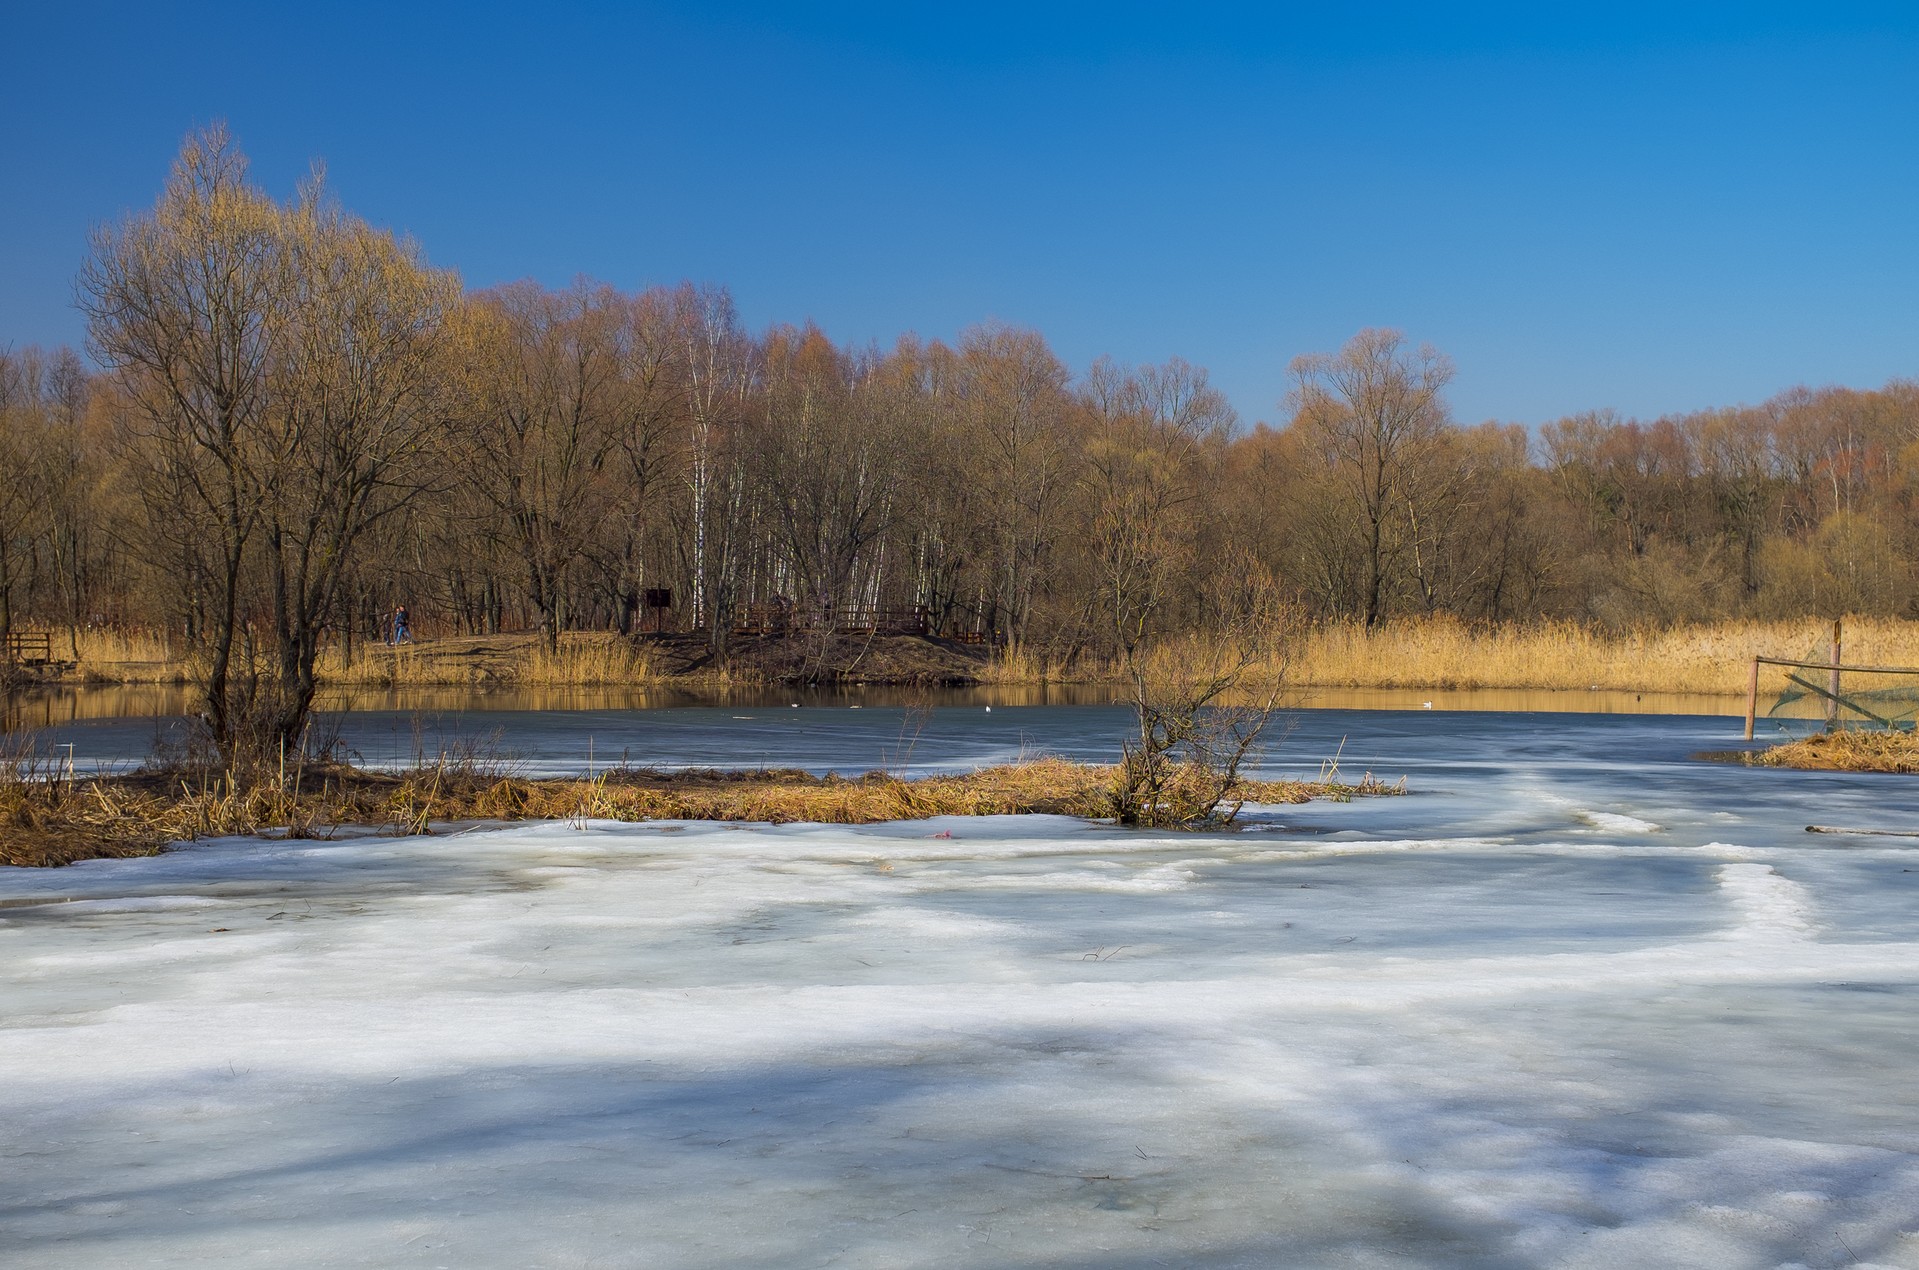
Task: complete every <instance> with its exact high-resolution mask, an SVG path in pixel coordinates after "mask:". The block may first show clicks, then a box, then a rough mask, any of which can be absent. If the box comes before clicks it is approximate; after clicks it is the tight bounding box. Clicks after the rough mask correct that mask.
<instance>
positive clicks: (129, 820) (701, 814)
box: [0, 758, 1401, 865]
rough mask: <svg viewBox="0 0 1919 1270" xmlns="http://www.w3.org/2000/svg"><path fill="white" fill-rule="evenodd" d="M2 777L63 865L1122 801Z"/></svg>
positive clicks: (436, 768) (356, 778)
mask: <svg viewBox="0 0 1919 1270" xmlns="http://www.w3.org/2000/svg"><path fill="white" fill-rule="evenodd" d="M0 776H4V778H3V779H0V863H4V864H13V865H58V864H67V863H71V862H72V861H74V860H81V859H88V858H91V857H96V856H131V855H150V854H153V853H155V852H158V851H160V850H162V849H163V848H164V847H165V845H166V844H167V843H169V842H175V841H181V840H187V839H193V838H201V837H214V836H226V835H244V834H261V833H269V832H270V833H275V834H285V835H288V836H294V837H327V836H330V835H331V834H333V833H334V832H336V831H337V830H338V829H339V828H340V827H342V826H348V825H358V826H366V827H369V828H374V829H379V830H384V831H386V832H391V833H396V834H419V833H428V832H431V830H432V828H433V826H435V825H436V824H443V823H447V822H461V821H518V820H589V819H590V820H621V821H639V820H662V819H663V820H727V821H747V822H755V823H770V824H786V823H793V822H798V821H806V822H811V823H819V824H873V823H877V822H880V821H888V820H916V819H923V818H926V817H930V816H992V815H1019V814H1025V813H1048V814H1053V815H1064V816H1083V817H1088V818H1101V817H1104V816H1107V815H1110V814H1111V807H1112V795H1111V790H1112V786H1113V781H1114V778H1115V772H1114V769H1113V768H1111V767H1103V766H1098V765H1090V764H1083V763H1072V762H1067V761H1065V760H1063V759H1050V758H1048V759H1035V760H1031V761H1028V762H1023V763H1016V764H1011V765H1008V766H1003V767H990V768H985V769H982V770H980V771H976V772H970V773H966V774H962V775H952V776H931V777H925V778H921V779H917V780H906V779H902V778H900V777H897V776H894V775H891V774H888V773H884V772H872V773H868V774H866V775H864V776H854V777H839V776H813V775H809V774H808V773H805V772H800V771H786V770H774V771H741V772H722V771H686V772H662V771H656V770H652V769H616V770H613V771H608V772H603V773H601V774H599V775H598V776H596V777H594V778H593V779H591V780H529V779H525V778H521V777H517V776H513V775H510V774H502V773H501V772H500V771H498V770H489V767H488V765H486V764H484V763H482V764H468V763H450V762H449V763H439V764H436V765H433V766H423V767H420V768H416V769H415V770H412V771H409V772H405V773H399V774H387V773H379V772H364V771H356V770H352V769H347V768H327V769H322V770H317V771H316V770H303V771H301V772H299V773H297V774H295V775H294V776H292V777H291V778H290V779H288V778H286V777H282V776H277V775H269V776H268V777H267V778H264V779H260V780H255V781H252V782H243V781H238V780H235V779H233V778H231V777H228V776H224V775H205V776H201V777H199V778H197V779H196V778H194V777H191V776H181V775H179V774H177V773H171V774H166V773H135V774H130V775H126V776H118V777H104V778H98V779H88V780H75V779H72V778H71V777H70V776H68V775H66V774H64V773H62V772H61V771H60V770H59V768H58V767H57V765H54V766H47V765H45V764H41V765H39V766H36V767H34V768H32V769H30V770H22V769H21V768H20V767H19V765H18V764H15V765H14V766H13V767H12V768H11V769H9V770H7V771H6V772H4V773H0ZM1397 792H1401V787H1399V786H1387V785H1385V784H1383V783H1381V782H1379V781H1376V780H1374V779H1373V778H1372V777H1371V776H1370V775H1369V776H1367V777H1365V778H1362V780H1360V781H1359V782H1358V783H1356V784H1349V783H1345V782H1341V781H1339V780H1338V779H1337V778H1336V773H1335V774H1333V775H1332V776H1330V777H1328V778H1326V779H1322V780H1318V781H1252V780H1247V781H1242V782H1241V783H1240V785H1239V786H1238V787H1237V788H1236V789H1235V791H1234V797H1235V798H1237V799H1243V800H1245V801H1248V802H1261V803H1299V802H1305V801H1307V800H1309V799H1312V798H1316V797H1325V798H1334V799H1341V800H1344V799H1350V798H1352V797H1355V796H1359V795H1367V794H1387V793H1397Z"/></svg>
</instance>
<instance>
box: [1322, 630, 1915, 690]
mask: <svg viewBox="0 0 1919 1270" xmlns="http://www.w3.org/2000/svg"><path fill="white" fill-rule="evenodd" d="M1844 626H1845V659H1846V660H1847V661H1848V662H1850V663H1855V664H1871V665H1901V666H1919V623H1915V622H1909V621H1904V620H1901V619H1898V618H1884V617H1852V618H1847V619H1846V620H1845V624H1844ZM1831 631H1832V624H1831V622H1830V621H1824V620H1819V619H1812V618H1807V619H1799V620H1793V621H1771V622H1760V621H1726V622H1714V623H1710V624H1702V625H1694V626H1678V627H1671V628H1665V629H1656V628H1648V629H1643V630H1636V631H1625V632H1608V631H1602V630H1598V629H1596V628H1593V627H1590V626H1585V625H1582V624H1579V623H1573V622H1548V623H1540V624H1537V625H1527V626H1502V627H1491V628H1487V627H1475V626H1469V625H1467V624H1465V623H1461V622H1456V621H1452V620H1448V619H1432V620H1426V621H1418V622H1397V623H1394V624H1392V625H1389V626H1383V627H1380V628H1377V629H1376V630H1373V631H1371V632H1368V631H1366V630H1365V629H1364V628H1363V627H1361V626H1358V625H1356V624H1355V625H1341V626H1322V627H1317V628H1313V629H1310V630H1308V631H1306V632H1304V633H1303V635H1302V637H1301V639H1300V640H1299V642H1298V646H1297V648H1296V650H1295V652H1294V655H1293V658H1292V671H1291V674H1290V675H1289V680H1290V681H1291V682H1293V683H1296V684H1301V685H1310V686H1320V687H1369V688H1370V687H1378V688H1454V689H1459V688H1559V689H1613V690H1621V691H1631V692H1712V693H1731V694H1743V693H1744V692H1745V690H1746V681H1747V675H1748V673H1749V671H1750V666H1751V661H1752V657H1753V656H1754V655H1755V654H1764V655H1768V656H1775V657H1804V656H1806V655H1807V654H1808V653H1811V654H1814V655H1815V656H1816V657H1818V658H1820V659H1823V658H1824V657H1825V655H1826V648H1827V644H1828V641H1829V639H1830V637H1831Z"/></svg>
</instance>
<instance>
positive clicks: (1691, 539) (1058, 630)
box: [0, 129, 1919, 731]
mask: <svg viewBox="0 0 1919 1270" xmlns="http://www.w3.org/2000/svg"><path fill="white" fill-rule="evenodd" d="M77 292H78V295H79V299H80V303H81V306H82V308H83V309H84V310H85V312H86V314H87V318H88V322H89V333H90V334H89V352H90V354H91V357H92V359H93V363H94V364H95V365H97V366H98V367H100V368H101V369H98V370H96V369H93V368H91V367H90V366H89V364H88V363H87V362H86V361H84V360H83V359H82V358H81V357H80V356H79V355H78V354H76V353H75V352H74V351H72V350H69V349H56V350H52V351H46V350H39V349H34V348H26V349H17V350H13V351H8V352H5V353H0V473H4V479H0V631H6V630H16V629H21V628H24V627H36V628H42V629H53V630H59V629H62V628H67V629H76V628H92V627H100V626H107V627H114V628H122V629H142V630H152V631H167V632H170V633H172V634H173V635H175V636H177V637H179V638H180V639H181V640H183V641H184V642H185V644H187V645H188V646H191V647H193V648H195V649H197V650H199V652H200V653H201V655H202V657H203V658H204V659H205V660H206V662H207V664H208V665H209V666H210V667H211V668H212V674H213V676H214V678H215V683H214V686H213V692H214V693H215V694H216V695H218V696H219V697H220V698H221V699H222V700H224V701H226V702H227V703H228V706H229V708H231V709H232V710H234V711H236V712H255V713H257V712H259V711H261V710H266V711H267V713H269V714H271V713H273V712H274V711H276V710H279V709H280V708H281V705H284V704H285V703H286V702H287V701H289V700H292V699H294V698H298V699H300V703H299V709H298V711H297V712H296V713H302V714H303V713H304V710H305V708H306V705H307V704H310V701H311V691H312V678H313V676H312V666H313V660H314V657H315V655H316V653H317V651H318V650H319V649H320V648H321V647H322V646H323V645H325V644H327V643H328V642H330V641H338V640H340V639H341V638H343V637H346V636H348V635H350V636H351V637H352V638H354V639H364V640H375V639H378V638H380V637H381V636H382V635H383V634H384V633H386V631H387V629H388V626H387V623H388V620H389V615H390V614H391V613H392V612H393V610H394V609H395V608H396V606H399V605H402V604H404V605H405V606H407V608H408V609H409V610H410V612H411V614H412V623H413V629H414V631H415V633H416V634H417V635H422V636H432V635H436V634H449V633H460V632H467V633H475V632H495V631H501V630H537V631H541V632H544V633H546V634H547V635H548V636H549V638H557V636H558V634H559V633H560V632H562V631H569V630H618V631H624V632H633V631H635V630H637V629H639V628H640V627H641V626H642V624H651V623H656V622H662V621H663V623H664V624H665V625H666V627H668V628H669V629H678V630H689V629H699V630H704V631H707V632H709V633H710V639H711V642H712V647H713V652H714V655H715V656H716V657H717V658H719V659H721V660H723V659H724V657H725V655H726V641H727V633H728V631H729V630H730V629H731V628H732V627H733V626H734V625H735V624H736V621H737V618H738V615H739V614H741V613H743V612H746V611H748V610H749V609H754V608H761V609H764V608H766V607H775V608H777V609H778V610H780V611H782V612H788V613H791V614H793V615H795V617H794V620H795V621H796V622H798V623H801V624H804V623H805V622H807V621H809V620H810V621H814V622H822V621H830V620H832V619H831V616H830V615H832V614H835V613H843V612H845V611H848V610H876V609H878V610H923V611H924V612H925V613H926V614H927V615H928V618H929V623H930V625H931V627H932V628H933V629H934V630H936V631H938V632H941V633H949V634H955V635H966V636H970V637H973V638H978V639H984V640H986V641H988V642H991V643H1010V644H1013V645H1017V646H1019V647H1021V648H1023V649H1025V650H1027V651H1028V652H1029V653H1033V652H1037V653H1038V655H1040V656H1043V658H1044V659H1045V660H1046V661H1047V662H1049V663H1051V664H1070V663H1072V662H1073V661H1074V660H1076V659H1087V658H1092V659H1098V658H1111V657H1113V656H1114V655H1116V654H1117V653H1118V652H1120V651H1122V649H1123V648H1124V647H1131V646H1139V645H1144V644H1150V643H1151V642H1153V641H1154V640H1156V639H1162V638H1165V637H1167V636H1172V635H1192V634H1201V635H1203V634H1205V633H1207V632H1208V631H1212V630H1215V629H1221V628H1224V627H1228V626H1232V625H1233V624H1235V623H1242V622H1243V621H1244V620H1245V616H1246V614H1247V613H1248V612H1250V611H1253V610H1255V609H1258V610H1260V611H1272V610H1273V609H1274V608H1275V607H1277V608H1278V609H1283V610H1284V611H1285V612H1287V613H1288V614H1289V615H1291V616H1292V617H1295V618H1298V619H1301V620H1306V621H1319V620H1335V621H1351V622H1355V623H1358V624H1360V625H1363V626H1365V627H1368V628H1370V627H1373V626H1376V625H1378V624H1380V623H1384V622H1390V621H1393V620H1394V619H1397V618H1401V617H1407V616H1413V615H1419V616H1433V615H1450V616H1452V617H1456V618H1458V619H1461V620H1463V621H1466V622H1470V623H1494V624H1508V623H1525V622H1532V621H1538V620H1545V619H1553V620H1571V621H1575V622H1580V623H1590V624H1592V625H1594V626H1596V627H1598V628H1602V629H1607V630H1627V629H1633V628H1641V627H1646V626H1667V625H1672V624H1677V623H1687V622H1696V621H1703V620H1709V619H1716V618H1724V617H1748V618H1779V617H1794V616H1801V615H1809V614H1836V613H1841V612H1851V613H1861V614H1876V615H1909V614H1912V613H1914V612H1915V591H1914V588H1913V578H1912V574H1911V569H1910V567H1909V564H1908V561H1909V560H1910V559H1911V555H1912V551H1911V549H1912V547H1913V545H1914V544H1913V539H1914V535H1915V527H1916V526H1919V507H1916V506H1915V492H1919V384H1916V383H1913V382H1909V381H1904V380H1900V381H1894V382H1892V383H1890V384H1888V385H1886V386H1885V387H1884V388H1882V389H1879V390H1877V391H1859V390H1852V389H1843V388H1823V389H1817V390H1814V389H1805V388H1795V389H1792V390H1790V391H1787V392H1784V393H1781V394H1780V395H1778V396H1776V397H1774V398H1773V399H1771V400H1769V401H1767V402H1764V403H1762V404H1759V405H1756V406H1736V407H1727V408H1723V409H1713V410H1705V411H1699V412H1695V413H1690V414H1683V415H1675V416H1669V417H1662V418H1659V419H1655V420H1651V421H1642V420H1636V419H1626V418H1620V417H1618V416H1616V415H1615V414H1613V413H1612V412H1610V411H1595V412H1591V413H1586V414H1581V415H1576V416H1572V417H1569V418H1565V419H1561V420H1558V421H1555V422H1552V423H1548V424H1545V425H1544V426H1542V427H1540V428H1539V429H1537V431H1536V432H1532V433H1529V431H1528V430H1527V429H1526V428H1525V427H1523V426H1521V425H1518V424H1501V423H1481V424H1476V425H1468V424H1462V423H1461V422H1459V421H1457V420H1455V419H1453V418H1452V417H1451V414H1450V412H1449V409H1448V406H1447V402H1446V397H1445V390H1446V387H1447V384H1448V382H1449V380H1450V378H1451V375H1452V367H1451V365H1450V363H1449V362H1448V361H1447V359H1446V358H1445V357H1444V355H1443V354H1441V353H1439V352H1437V351H1435V350H1432V349H1430V348H1425V347H1418V346H1415V345H1413V344H1411V343H1409V342H1408V341H1407V340H1405V339H1404V338H1403V337H1401V336H1400V335H1399V334H1398V333H1396V332H1391V331H1380V330H1369V331H1363V332H1360V333H1359V334H1357V335H1356V336H1354V337H1353V339H1352V340H1350V341H1349V342H1348V343H1347V344H1346V345H1345V346H1344V347H1343V348H1341V349H1339V350H1337V351H1335V352H1328V353H1323V354H1315V355H1309V356H1303V357H1300V358H1297V359H1295V360H1294V362H1293V363H1292V364H1291V368H1290V372H1291V378H1292V392H1291V394H1290V395H1289V397H1288V399H1287V401H1286V402H1285V403H1283V409H1284V412H1285V421H1284V422H1283V423H1282V424H1280V425H1278V426H1269V425H1266V424H1260V425H1257V426H1254V427H1250V428H1249V427H1246V426H1243V424H1242V422H1241V421H1240V420H1239V419H1238V418H1237V417H1236V416H1235V414H1234V412H1233V410H1232V409H1231V407H1230V406H1229V405H1228V403H1227V402H1226V400H1225V399H1224V397H1223V396H1222V395H1221V394H1220V393H1219V392H1217V391H1216V390H1215V389H1213V388H1212V387H1211V386H1210V384H1209V383H1208V379H1207V375H1206V372H1205V371H1204V370H1203V369H1201V368H1199V367H1197V366H1193V365H1190V364H1188V363H1186V362H1184V361H1181V360H1179V359H1173V360H1171V361H1168V362H1166V363H1164V364H1162V365H1157V366H1137V367H1136V366H1123V365H1119V364H1116V363H1114V362H1112V361H1111V360H1107V359H1102V360H1100V361H1098V362H1096V363H1094V364H1093V365H1092V366H1090V367H1088V368H1086V369H1085V370H1083V371H1080V372H1077V373H1076V372H1075V371H1074V369H1073V368H1070V367H1068V366H1066V365H1065V364H1063V363H1062V362H1061V361H1060V359H1059V358H1058V357H1057V356H1056V355H1055V354H1054V353H1053V352H1052V350H1051V349H1050V348H1049V347H1048V345H1047V343H1046V340H1045V339H1044V337H1043V336H1042V335H1041V334H1040V333H1039V332H1036V331H1032V330H1026V329H1021V328H1017V327H1013V326H1008V325H1003V324H996V323H989V324H984V325H980V326H977V327H974V328H972V329H970V330H968V331H966V332H964V333H963V334H962V335H961V336H960V337H959V338H958V339H957V340H956V341H954V342H953V343H951V344H948V343H945V342H941V341H938V340H922V339H919V338H917V337H915V336H912V335H906V336H903V337H901V338H900V339H899V340H898V341H897V343H895V344H894V346H893V347H891V348H888V349H882V348H877V347H848V346H843V345H839V344H835V343H834V342H833V341H832V340H830V339H829V338H828V337H827V336H825V335H824V334H823V333H822V332H821V331H820V330H818V329H817V328H816V327H813V326H811V325H800V326H792V325H777V326H774V327H771V328H769V329H767V330H765V331H760V332H753V331H749V330H747V329H746V328H745V327H744V326H743V324H742V323H741V321H740V318H739V316H738V314H737V312H736V311H735V309H734V306H733V304H732V302H731V300H730V298H729V296H728V295H727V293H726V292H725V291H724V290H723V289H721V288H718V287H713V286H700V285H694V284H690V283H689V284H681V285H678V286H671V287H654V288H649V289H646V290H642V291H638V292H623V291H620V290H618V289H616V288H614V287H611V286H607V285H604V284H600V283H595V282H590V281H586V280H581V281H579V282H576V283H575V284H573V285H572V286H569V287H566V288H562V289H557V290H556V289H551V288H547V287H543V286H540V285H538V284H536V283H532V282H521V283H515V284H511V285H508V286H504V287H498V288H494V289H491V290H485V291H468V290H466V289H465V288H464V287H463V286H462V285H461V283H460V281H459V279H458V278H457V277H455V276H454V275H453V274H451V273H449V272H447V271H444V270H438V269H435V268H432V267H431V266H429V265H428V264H426V263H425V260H424V257H423V255H422V253H421V252H420V250H419V248H418V247H417V246H416V245H414V244H411V243H408V242H403V241H400V240H397V239H395V238H394V237H393V236H392V235H390V234H387V233H385V232H383V231H379V230H376V229H374V228H373V227H371V226H369V225H367V224H366V223H365V222H363V221H361V220H360V219H358V218H356V217H354V216H352V215H351V214H349V213H347V212H346V211H344V210H343V209H341V208H340V207H339V206H338V205H337V204H336V203H335V202H334V201H333V200H331V199H330V198H329V197H328V196H327V194H326V193H325V191H324V189H323V188H322V186H321V184H320V183H319V181H318V180H315V181H313V182H311V183H310V184H309V185H307V186H306V187H304V188H303V189H302V190H301V191H300V192H299V194H297V195H296V196H295V197H294V198H292V199H291V200H288V201H286V202H279V201H276V200H275V199H273V198H271V197H270V196H268V195H267V194H265V193H264V192H262V191H261V190H260V189H259V188H258V187H257V186H255V185H254V184H253V183H252V182H251V180H250V179H249V177H248V175H247V170H246V164H245V160H244V158H243V157H242V156H241V155H240V154H239V152H238V151H237V150H236V149H235V148H234V147H233V145H232V143H231V141H230V140H229V139H228V138H227V137H226V136H225V134H224V133H223V132H221V131H219V130H217V129H216V130H213V131H210V132H208V133H205V134H201V135H199V136H196V137H194V138H191V139H190V140H189V142H188V143H187V145H186V147H185V148H184V149H183V151H182V154H181V157H180V159H179V161H178V163H177V165H176V168H175V171H174V172H173V174H172V176H171V178H170V180H169V182H168V184H167V187H166V189H165V191H164V192H163V194H162V196H161V198H160V200H159V202H158V204H157V205H156V206H155V208H154V209H153V210H152V211H150V212H147V213H143V214H141V215H138V216H134V217H131V218H128V219H127V220H125V221H123V222H120V223H117V224H113V225H109V226H105V227H103V228H101V229H100V230H99V231H97V233H96V234H95V236H94V240H93V243H92V245H91V253H90V257H89V260H88V263H87V264H86V266H85V268H84V270H83V272H82V275H81V277H80V279H79V280H78V284H77ZM649 591H651V592H656V593H657V592H661V591H670V592H671V595H672V599H673V603H672V607H671V608H668V609H665V610H663V611H662V610H658V609H649V608H648V607H646V603H645V601H646V597H647V593H648V592H649ZM656 598H658V597H656ZM228 680H231V683H229V682H228ZM263 683H271V684H273V685H275V686H274V688H273V690H272V691H271V692H265V691H263V690H262V689H261V687H260V685H261V684H263ZM235 684H243V685H244V690H241V689H240V688H236V687H234V685H235ZM270 701H278V702H280V703H281V705H271V704H263V703H269V702H270ZM215 712H216V713H218V710H217V708H216V711H215ZM287 717H289V718H290V717H292V716H291V715H288V716H287ZM215 722H216V731H217V730H218V728H217V723H218V721H217V720H216V721H215Z"/></svg>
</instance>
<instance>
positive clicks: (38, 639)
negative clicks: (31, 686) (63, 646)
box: [0, 631, 53, 667]
mask: <svg viewBox="0 0 1919 1270" xmlns="http://www.w3.org/2000/svg"><path fill="white" fill-rule="evenodd" d="M0 662H4V663H5V664H7V665H9V666H31V667H40V666H51V665H52V664H53V636H52V635H49V634H48V633H47V632H45V631H9V632H7V639H6V643H5V644H4V645H0Z"/></svg>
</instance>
